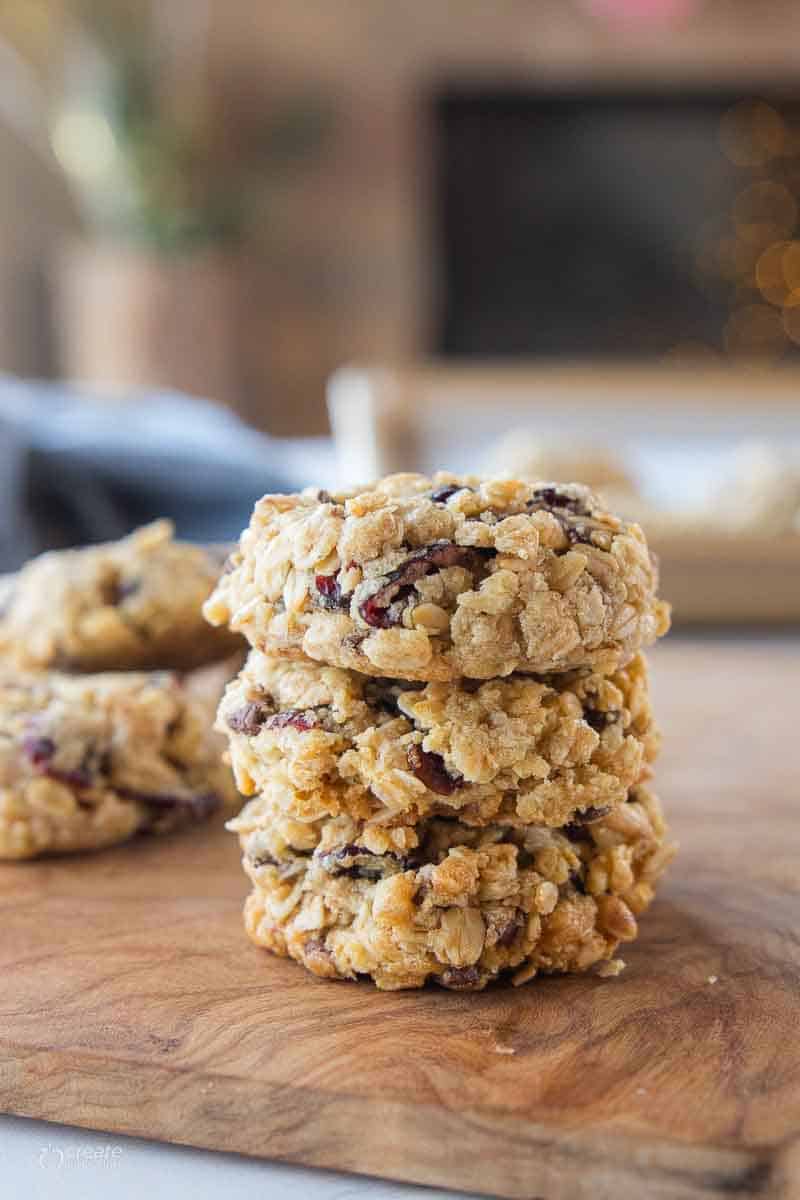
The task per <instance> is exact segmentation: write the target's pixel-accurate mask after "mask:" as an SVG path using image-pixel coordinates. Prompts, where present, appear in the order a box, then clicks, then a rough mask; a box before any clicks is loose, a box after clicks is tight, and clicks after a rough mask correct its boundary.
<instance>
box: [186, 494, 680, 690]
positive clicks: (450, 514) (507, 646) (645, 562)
mask: <svg viewBox="0 0 800 1200" xmlns="http://www.w3.org/2000/svg"><path fill="white" fill-rule="evenodd" d="M656 587H657V571H656V567H655V564H654V562H653V559H652V557H651V555H650V553H649V551H648V548H647V543H646V541H645V538H644V534H643V533H642V531H641V529H640V528H639V526H638V525H629V524H626V523H625V522H624V521H622V520H621V519H620V518H619V517H615V516H612V515H611V514H610V513H607V512H605V511H604V509H603V507H602V505H601V503H600V502H599V500H597V498H596V497H595V496H593V495H592V493H591V492H589V491H588V489H586V488H584V487H582V486H580V485H578V484H569V485H563V486H562V485H553V484H544V485H530V484H526V483H521V482H518V481H514V480H491V479H489V480H481V479H477V478H474V477H472V476H467V477H458V476H455V475H449V474H438V475H435V476H434V477H433V479H426V478H425V477H424V476H421V475H409V474H404V475H391V476H389V477H388V478H387V479H384V480H382V481H381V482H380V483H378V484H376V485H375V487H374V488H372V489H370V490H368V491H359V492H352V493H343V494H338V495H330V494H329V493H327V492H323V491H306V492H303V493H301V494H300V495H294V496H265V497H264V498H263V499H262V500H260V501H259V502H258V504H257V505H256V508H255V512H254V513H253V517H252V520H251V522H250V526H249V528H248V529H247V530H246V531H245V532H244V534H243V535H242V539H241V544H240V548H239V550H238V551H237V552H236V553H235V554H234V555H233V556H232V558H231V559H230V560H229V572H228V574H226V575H224V576H223V578H222V580H221V581H220V584H219V586H218V587H217V589H216V591H215V592H214V594H213V596H212V598H211V599H210V600H209V602H208V604H207V605H206V608H205V612H206V616H207V618H208V619H209V621H211V622H212V624H214V625H221V624H223V623H226V622H227V623H228V624H229V626H230V628H231V629H233V630H238V631H239V632H241V633H243V634H244V635H245V636H246V637H247V639H248V641H249V642H250V644H251V645H252V646H253V647H255V648H256V649H259V650H264V651H266V652H268V653H270V654H276V655H279V656H282V657H290V658H297V657H300V656H302V655H303V654H306V655H308V656H309V657H310V658H313V659H316V660H317V661H318V662H324V663H327V664H329V665H331V666H338V667H347V668H350V669H351V670H354V671H359V672H361V673H362V674H366V675H382V676H386V675H389V676H392V677H398V678H402V679H409V680H424V681H427V682H430V681H436V680H452V679H458V678H460V677H462V676H466V677H469V678H473V679H490V678H493V677H495V676H503V675H510V674H511V673H512V672H514V671H522V672H528V673H549V672H553V671H566V670H570V669H572V668H576V667H581V668H584V667H588V668H591V669H592V670H593V671H599V672H602V673H604V674H607V673H610V672H612V671H614V670H616V669H617V667H619V666H623V665H624V664H625V663H626V662H628V661H629V660H630V658H631V657H632V656H633V654H634V653H635V652H636V651H637V650H639V649H640V648H641V647H643V646H647V645H649V644H650V643H651V642H653V641H655V639H656V638H657V637H658V636H660V635H661V634H663V633H665V632H666V631H667V628H668V625H669V610H668V607H667V605H666V604H664V603H663V601H660V600H658V598H657V597H656Z"/></svg>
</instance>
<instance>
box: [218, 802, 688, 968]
mask: <svg viewBox="0 0 800 1200" xmlns="http://www.w3.org/2000/svg"><path fill="white" fill-rule="evenodd" d="M262 805H263V801H262V800H260V799H259V800H254V801H251V802H250V803H249V804H247V805H246V806H245V808H244V810H243V812H242V813H241V815H240V816H239V817H238V818H237V819H236V820H235V821H233V822H231V823H230V826H229V827H231V828H234V829H236V830H237V831H238V832H239V835H240V839H241V843H242V847H243V850H244V859H243V862H244V867H245V870H246V872H247V874H248V875H249V877H250V879H251V881H252V884H253V890H252V892H251V894H250V896H249V898H248V900H247V902H246V905H245V926H246V929H247V932H248V934H249V936H250V937H251V938H252V940H253V941H254V942H256V943H257V944H258V945H260V946H265V947H266V948H267V949H269V950H272V951H273V952H274V953H276V954H281V955H288V956H290V957H292V958H294V959H296V960H297V961H299V962H301V963H302V964H303V965H304V966H305V967H307V968H308V969H309V970H310V971H312V972H313V973H314V974H315V975H320V976H323V977H325V978H329V979H353V978H356V977H358V976H371V977H372V979H373V980H374V981H375V983H376V984H377V986H378V987H379V988H383V989H395V988H409V987H421V986H422V985H423V984H424V983H425V982H426V980H428V979H432V980H434V981H435V982H437V983H439V984H442V985H443V986H444V987H448V988H455V989H463V990H477V989H480V988H483V987H485V985H486V984H487V983H488V982H489V981H490V980H492V979H495V978H496V977H497V976H499V975H501V974H509V975H510V976H511V978H512V980H513V982H514V983H515V984H520V983H525V982H527V981H528V980H529V979H532V978H533V976H535V975H536V974H537V973H538V972H543V973H550V972H564V971H571V972H578V971H586V970H588V969H589V968H590V967H592V966H593V965H594V964H596V963H601V962H604V961H607V960H609V959H611V958H612V956H613V954H614V952H615V950H616V949H617V947H618V945H619V944H620V942H626V941H630V940H632V939H633V938H635V937H636V935H637V917H639V916H640V915H641V914H642V913H643V912H644V911H645V909H646V908H647V907H648V905H649V904H650V902H651V900H652V898H653V894H654V885H655V882H656V880H657V879H658V877H659V876H660V874H661V873H662V871H663V870H664V868H665V866H666V865H667V863H668V862H669V860H670V858H671V857H672V854H673V852H674V848H673V847H672V846H671V845H670V843H669V841H668V839H667V834H666V829H665V825H664V821H663V818H662V815H661V809H660V807H659V804H658V801H657V799H656V798H655V796H653V794H652V793H651V792H650V791H649V789H647V788H646V787H643V786H640V787H637V788H636V789H634V790H633V791H632V792H631V794H630V797H629V800H628V802H627V803H625V804H622V805H620V806H619V807H617V808H615V809H614V810H613V811H612V812H611V813H609V814H608V815H607V816H605V817H603V818H602V819H600V820H598V821H595V822H593V823H590V824H588V825H580V826H571V825H570V826H566V827H564V828H563V829H560V830H558V829H547V828H544V827H542V826H527V827H524V828H514V827H508V826H502V825H493V826H489V827H487V828H484V829H471V828H469V827H467V826H464V825H462V824H461V823H460V822H458V821H454V820H449V821H443V820H441V819H439V818H432V819H430V820H429V821H427V822H424V823H422V824H421V825H419V826H418V827H417V828H416V829H411V828H409V829H407V830H406V834H407V835H409V837H410V839H411V841H412V842H413V841H414V840H415V839H416V844H415V845H406V844H405V835H404V836H403V837H401V838H399V839H398V837H397V835H395V840H394V841H393V842H392V841H389V842H387V843H386V844H384V843H382V842H377V843H376V842H372V841H371V840H370V836H371V835H370V834H369V833H367V834H366V835H365V831H364V829H363V827H360V826H359V824H358V823H357V822H353V821H352V819H351V818H349V817H343V818H339V819H336V820H334V821H327V822H323V823H321V824H320V826H319V828H318V829H317V831H316V833H315V832H314V829H313V827H312V826H306V827H305V835H299V836H300V837H301V838H302V836H305V842H303V841H302V840H301V841H300V842H297V841H293V840H292V836H293V835H292V831H291V829H290V828H289V826H288V825H287V826H286V827H285V829H284V832H285V833H287V834H288V835H289V841H286V842H285V843H284V845H283V846H282V847H281V845H279V844H278V843H277V842H276V841H275V836H276V835H275V829H274V826H273V822H272V814H269V813H265V812H264V810H263V807H262ZM383 832H384V834H385V833H386V831H383ZM265 837H266V838H267V839H271V840H269V844H266V843H265V842H264V840H263V839H264V838H265Z"/></svg>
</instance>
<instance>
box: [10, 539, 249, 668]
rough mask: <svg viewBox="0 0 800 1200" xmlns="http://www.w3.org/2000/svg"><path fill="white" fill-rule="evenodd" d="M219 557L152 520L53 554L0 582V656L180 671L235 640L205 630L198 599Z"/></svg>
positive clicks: (59, 664)
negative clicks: (126, 533)
mask: <svg viewBox="0 0 800 1200" xmlns="http://www.w3.org/2000/svg"><path fill="white" fill-rule="evenodd" d="M220 567H221V561H220V558H219V557H217V556H215V555H214V554H213V553H211V552H210V551H208V550H205V549H203V548H202V547H200V546H194V545H190V544H189V543H187V542H177V541H175V540H174V537H173V526H172V523H171V522H170V521H156V522H154V523H153V524H152V525H147V526H145V527H144V528H142V529H139V530H137V531H136V532H135V533H132V534H131V535H130V537H127V538H124V539H123V540H122V541H119V542H107V543H104V544H102V545H98V546H86V547H82V548H81V549H79V550H57V551H50V552H49V553H47V554H42V555H41V556H40V557H39V558H35V559H33V560H32V561H31V562H29V563H27V564H26V566H24V567H23V568H22V570H21V571H20V572H19V573H18V574H17V575H15V576H7V577H4V579H3V580H2V586H0V655H5V656H6V657H12V658H13V659H14V660H15V661H17V662H19V663H20V664H21V665H22V666H23V667H28V668H39V667H55V668H57V669H59V670H65V671H108V670H145V669H148V668H151V667H155V668H168V669H176V670H186V669H189V668H191V667H195V666H199V665H202V664H204V663H209V662H213V661H215V660H217V659H220V658H223V657H224V656H225V655H227V654H230V653H231V652H232V651H233V650H235V649H236V648H237V647H238V646H239V645H240V644H241V640H240V639H239V638H237V637H236V636H235V635H233V634H231V633H228V631H227V630H221V629H217V630H215V629H211V628H210V627H209V625H208V624H207V622H205V621H204V620H203V617H202V611H201V610H202V605H203V601H204V600H205V599H206V598H207V596H208V594H209V592H210V591H211V590H212V588H213V587H214V584H215V583H216V581H217V578H218V576H219V572H220Z"/></svg>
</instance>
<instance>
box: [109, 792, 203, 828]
mask: <svg viewBox="0 0 800 1200" xmlns="http://www.w3.org/2000/svg"><path fill="white" fill-rule="evenodd" d="M118 791H119V794H120V796H123V797H124V798H125V799H126V800H135V801H136V802H137V803H138V804H144V805H146V807H147V808H152V809H156V810H168V809H176V808H180V809H185V810H186V811H187V812H188V814H189V815H190V816H191V817H192V818H193V819H194V820H196V821H202V820H204V819H205V818H206V817H209V816H210V815H211V814H212V813H213V812H216V810H217V809H218V808H219V807H220V803H221V801H220V798H219V796H218V795H217V794H216V792H195V793H194V795H189V796H181V795H179V794H177V793H176V792H138V791H136V789H135V788H119V789H118Z"/></svg>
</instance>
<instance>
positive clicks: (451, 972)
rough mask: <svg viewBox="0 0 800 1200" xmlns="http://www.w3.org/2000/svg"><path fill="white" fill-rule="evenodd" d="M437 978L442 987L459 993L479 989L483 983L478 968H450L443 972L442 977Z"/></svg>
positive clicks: (437, 976)
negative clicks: (478, 986)
mask: <svg viewBox="0 0 800 1200" xmlns="http://www.w3.org/2000/svg"><path fill="white" fill-rule="evenodd" d="M435 978H436V981H437V982H438V983H440V984H441V985H442V987H446V988H450V989H451V990H453V991H459V990H460V989H464V990H469V989H470V988H474V987H477V985H478V984H479V983H480V981H481V974H480V971H479V970H478V968H477V967H448V968H447V970H446V971H442V973H441V975H436V976H435Z"/></svg>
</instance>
